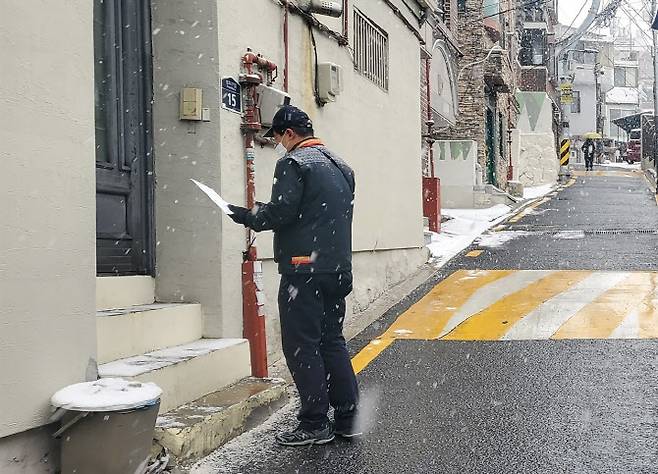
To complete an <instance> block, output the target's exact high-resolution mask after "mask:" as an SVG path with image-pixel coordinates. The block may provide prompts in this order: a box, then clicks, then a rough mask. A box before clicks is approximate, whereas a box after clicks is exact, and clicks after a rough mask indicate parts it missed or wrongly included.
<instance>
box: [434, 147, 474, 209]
mask: <svg viewBox="0 0 658 474" xmlns="http://www.w3.org/2000/svg"><path fill="white" fill-rule="evenodd" d="M433 152H434V162H435V163H436V167H435V169H436V175H437V176H438V177H439V178H440V179H441V207H442V208H447V209H455V208H456V209H459V208H471V207H473V206H474V199H473V186H475V185H476V184H477V182H476V171H475V163H476V162H477V142H476V141H474V140H439V141H436V142H434V146H433Z"/></svg>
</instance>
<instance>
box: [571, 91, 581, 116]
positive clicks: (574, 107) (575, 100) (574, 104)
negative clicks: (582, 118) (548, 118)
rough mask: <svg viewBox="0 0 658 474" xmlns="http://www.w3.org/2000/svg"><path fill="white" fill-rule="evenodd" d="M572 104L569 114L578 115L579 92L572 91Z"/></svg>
mask: <svg viewBox="0 0 658 474" xmlns="http://www.w3.org/2000/svg"><path fill="white" fill-rule="evenodd" d="M572 95H573V102H572V103H571V113H572V114H579V113H580V91H573V92H572Z"/></svg>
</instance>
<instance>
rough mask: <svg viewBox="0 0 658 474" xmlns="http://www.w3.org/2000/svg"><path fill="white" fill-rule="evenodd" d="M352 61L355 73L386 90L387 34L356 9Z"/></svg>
mask: <svg viewBox="0 0 658 474" xmlns="http://www.w3.org/2000/svg"><path fill="white" fill-rule="evenodd" d="M354 60H355V61H354V62H355V68H356V70H357V71H359V72H360V73H361V74H363V75H364V76H365V77H367V78H368V79H370V80H371V81H372V82H374V83H375V84H377V85H378V86H379V87H381V88H382V89H384V90H385V91H387V90H388V34H387V33H386V32H385V31H384V30H382V29H381V28H380V27H379V26H377V24H375V23H374V22H373V21H372V20H370V19H369V18H367V17H366V16H365V15H364V14H363V13H361V12H360V11H358V10H357V9H356V8H355V9H354Z"/></svg>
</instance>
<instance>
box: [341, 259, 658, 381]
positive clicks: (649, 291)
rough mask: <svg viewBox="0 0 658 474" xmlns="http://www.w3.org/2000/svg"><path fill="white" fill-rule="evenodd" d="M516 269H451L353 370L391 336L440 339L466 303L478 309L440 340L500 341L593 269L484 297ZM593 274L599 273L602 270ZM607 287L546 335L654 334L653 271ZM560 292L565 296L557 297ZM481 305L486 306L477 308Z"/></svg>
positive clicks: (657, 276) (657, 329) (657, 312)
mask: <svg viewBox="0 0 658 474" xmlns="http://www.w3.org/2000/svg"><path fill="white" fill-rule="evenodd" d="M475 252H477V251H475ZM517 272H524V270H519V271H517V270H487V271H483V270H459V271H457V272H455V273H453V274H452V275H450V276H449V277H448V278H446V279H445V280H443V281H442V282H440V283H439V284H438V285H436V286H435V287H434V288H433V289H432V290H431V291H430V292H429V293H428V294H427V295H425V296H424V297H423V298H421V299H420V300H419V301H418V302H417V303H415V304H414V305H412V306H411V307H410V308H409V309H408V310H407V311H405V312H404V313H402V314H401V315H400V316H399V317H398V318H397V320H396V321H395V322H394V323H393V324H392V325H391V326H390V327H389V328H387V329H386V330H385V331H384V333H383V334H382V335H381V336H380V337H378V338H376V339H374V340H373V341H370V343H369V344H368V345H367V346H366V347H364V348H363V349H362V350H361V351H360V352H359V353H358V354H357V355H356V356H355V357H354V358H353V359H352V366H353V367H354V370H355V372H357V373H359V372H361V371H362V370H363V369H364V368H366V367H367V366H368V364H370V362H372V361H373V360H374V359H375V358H376V357H378V356H379V355H380V354H381V353H382V352H383V351H385V350H386V349H387V348H388V347H390V346H391V345H392V344H393V343H394V342H395V341H396V340H400V339H403V340H439V337H440V336H441V335H442V334H444V333H445V331H447V330H449V328H446V326H447V325H448V324H449V323H450V321H451V320H452V319H453V318H454V317H455V316H456V315H458V314H462V312H463V311H465V308H468V307H469V306H470V307H473V306H474V305H475V307H477V309H474V311H478V312H475V313H474V314H471V313H469V314H470V315H467V314H466V313H464V314H463V316H464V317H466V318H467V319H465V320H463V322H461V323H460V324H459V325H457V326H456V327H455V328H454V329H453V330H452V331H451V332H449V333H448V334H446V335H445V336H444V337H441V339H440V340H499V339H501V338H502V337H503V336H505V335H506V334H507V333H508V332H509V330H510V329H511V328H512V327H514V325H515V324H516V323H517V322H519V321H521V320H522V319H523V318H524V317H526V316H527V315H529V314H531V313H532V312H533V311H535V310H537V309H538V308H540V306H541V305H543V304H544V303H546V302H548V301H549V300H553V299H554V298H556V300H554V303H553V304H554V305H557V306H555V308H564V307H565V305H564V304H562V303H560V300H559V298H562V297H563V296H564V298H567V299H568V298H573V294H572V293H569V291H567V290H569V289H571V288H572V287H573V286H574V285H576V284H578V283H579V282H582V281H583V280H585V279H586V278H587V277H588V276H590V275H593V273H594V272H591V271H553V272H550V273H549V274H548V275H546V276H544V277H543V278H540V279H538V280H534V281H533V282H532V283H529V284H527V285H525V286H524V287H523V288H522V289H519V290H518V291H514V290H512V288H510V289H509V291H514V292H513V293H505V292H503V293H502V294H498V293H494V294H488V296H484V294H483V293H481V291H480V290H482V291H485V293H486V291H489V292H490V293H491V290H488V289H487V288H486V287H487V286H488V285H490V284H492V283H494V282H496V281H498V280H500V279H502V278H505V277H508V276H510V275H513V274H515V273H517ZM597 273H599V277H600V276H601V275H600V274H601V272H597ZM599 280H600V278H599ZM529 281H530V280H529ZM489 288H491V287H489ZM514 288H518V286H516V287H514ZM593 288H599V287H593ZM606 288H609V289H606V290H605V292H603V293H600V292H597V294H598V295H599V296H597V297H595V298H594V297H593V296H592V298H593V299H590V298H587V297H585V296H583V298H585V299H587V300H588V301H587V302H586V301H583V302H582V304H583V305H584V306H578V307H577V311H576V308H574V311H576V312H575V313H574V314H573V315H572V316H571V317H569V319H568V320H566V322H563V323H562V324H561V326H560V328H559V329H558V330H557V331H555V333H554V334H553V335H552V336H551V338H553V339H567V338H572V339H585V338H587V339H590V338H592V339H594V338H597V339H598V338H608V337H621V338H636V337H637V338H658V272H636V273H630V274H628V276H626V277H625V278H624V279H623V280H621V281H620V282H619V283H617V284H615V285H614V286H612V287H610V286H607V287H606ZM601 290H602V288H601ZM564 292H566V294H565V295H562V294H563V293H564ZM504 294H506V296H503V295H504ZM476 295H479V296H476ZM570 295H571V296H570ZM482 297H484V298H491V299H488V300H487V301H491V303H488V302H487V303H486V304H484V305H482V304H481V303H477V301H474V300H473V298H482ZM560 304H562V306H560ZM566 306H569V305H568V304H567V305H566ZM480 308H485V309H482V310H481V311H480ZM556 310H557V309H556ZM466 311H468V310H466ZM564 316H565V317H568V315H566V314H565V315H564ZM460 320H461V319H460ZM552 331H554V330H553V329H551V332H552ZM543 337H547V336H543Z"/></svg>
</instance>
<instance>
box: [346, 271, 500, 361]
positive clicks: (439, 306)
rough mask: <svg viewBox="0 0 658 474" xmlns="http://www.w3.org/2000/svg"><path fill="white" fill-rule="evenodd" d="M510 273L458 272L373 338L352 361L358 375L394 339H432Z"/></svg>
mask: <svg viewBox="0 0 658 474" xmlns="http://www.w3.org/2000/svg"><path fill="white" fill-rule="evenodd" d="M511 273H513V271H512V270H496V271H480V270H477V271H473V270H458V271H456V272H455V273H453V274H452V275H450V276H449V277H448V278H446V279H445V280H443V281H442V282H441V283H439V284H438V285H436V286H435V287H434V288H433V289H432V290H431V291H430V292H429V293H427V295H425V296H424V297H423V298H421V299H420V300H419V301H418V302H417V303H415V304H414V305H412V306H411V307H410V308H409V309H408V310H407V311H405V312H404V313H402V314H401V315H400V316H399V317H398V319H397V320H396V321H395V322H394V323H393V324H392V325H391V326H390V327H389V328H388V329H387V330H386V331H385V332H384V334H382V335H381V336H380V337H378V338H377V339H375V340H373V341H370V343H369V344H368V345H367V346H366V347H364V348H363V349H362V350H361V351H360V352H359V353H358V354H357V355H355V356H354V357H353V358H352V367H354V371H355V372H357V373H358V372H360V371H361V370H363V369H364V368H366V367H367V366H368V364H370V362H372V361H373V360H374V359H375V358H376V357H377V356H378V355H379V354H381V353H382V352H383V351H384V349H386V348H387V347H388V346H390V345H391V344H392V343H393V342H394V341H395V340H396V339H419V340H427V339H436V338H437V337H438V336H439V334H440V333H441V330H442V329H443V327H444V326H445V325H446V323H447V322H448V321H449V320H450V318H451V317H452V316H453V314H454V313H455V311H456V310H457V309H458V308H459V307H460V306H461V305H463V304H464V303H465V302H466V301H467V300H468V299H469V298H470V297H471V295H472V294H473V293H475V292H476V291H477V290H478V289H480V288H481V287H483V286H485V285H487V284H489V283H491V282H494V281H496V280H498V279H500V278H503V277H506V276H507V275H509V274H511Z"/></svg>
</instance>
